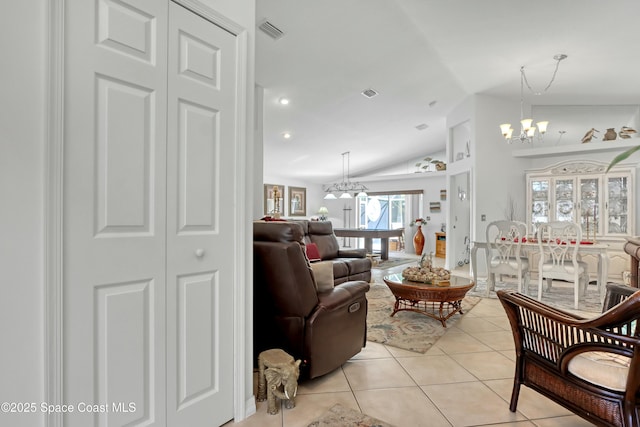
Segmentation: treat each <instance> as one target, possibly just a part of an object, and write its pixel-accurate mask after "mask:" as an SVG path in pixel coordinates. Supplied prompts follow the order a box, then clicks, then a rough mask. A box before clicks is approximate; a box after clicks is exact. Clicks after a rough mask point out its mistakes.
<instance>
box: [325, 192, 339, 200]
mask: <svg viewBox="0 0 640 427" xmlns="http://www.w3.org/2000/svg"><path fill="white" fill-rule="evenodd" d="M324 199H325V200H336V199H337V197H336V195H335V194H333V193H327V195H326V196H324Z"/></svg>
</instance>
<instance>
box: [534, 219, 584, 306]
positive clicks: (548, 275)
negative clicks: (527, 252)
mask: <svg viewBox="0 0 640 427" xmlns="http://www.w3.org/2000/svg"><path fill="white" fill-rule="evenodd" d="M537 238H538V247H539V249H540V261H539V263H538V301H541V300H542V282H543V279H546V280H547V291H549V290H551V286H552V283H553V279H558V280H567V281H570V282H573V284H574V298H573V299H574V308H575V309H578V302H579V300H580V297H582V296H583V295H584V293H585V292H586V290H587V285H588V284H589V270H588V266H587V263H585V262H583V261H580V258H579V257H580V242H581V240H582V229H581V228H580V225H578V224H576V223H574V222H568V221H552V222H547V223H541V224H540V225H539V227H538V236H537Z"/></svg>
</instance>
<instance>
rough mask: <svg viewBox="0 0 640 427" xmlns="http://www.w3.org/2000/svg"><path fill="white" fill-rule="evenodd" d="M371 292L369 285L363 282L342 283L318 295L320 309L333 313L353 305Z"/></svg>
mask: <svg viewBox="0 0 640 427" xmlns="http://www.w3.org/2000/svg"><path fill="white" fill-rule="evenodd" d="M368 290H369V284H368V283H367V282H363V281H352V282H345V283H342V284H340V285H338V286H336V287H335V288H333V289H332V290H330V291H327V292H319V293H318V300H319V302H318V309H324V310H327V311H332V310H335V309H338V308H340V307H344V306H345V305H348V304H351V303H352V302H354V301H355V300H357V299H358V298H360V297H361V296H362V295H364V294H365V293H367V291H368Z"/></svg>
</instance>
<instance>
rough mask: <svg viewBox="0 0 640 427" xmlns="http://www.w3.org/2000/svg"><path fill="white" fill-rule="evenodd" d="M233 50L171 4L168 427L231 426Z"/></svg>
mask: <svg viewBox="0 0 640 427" xmlns="http://www.w3.org/2000/svg"><path fill="white" fill-rule="evenodd" d="M235 41H236V40H235V37H234V36H232V35H231V34H230V33H228V32H226V31H225V30H223V29H221V28H219V27H217V26H215V25H213V24H211V23H210V22H209V21H207V20H205V19H203V18H201V17H199V16H196V15H194V14H193V13H190V12H189V11H187V10H186V9H184V8H183V7H181V6H179V5H176V4H174V3H171V4H170V19H169V42H168V44H169V73H168V79H169V85H168V88H169V96H168V112H169V113H168V117H167V129H168V131H167V144H168V151H167V156H168V159H167V177H168V178H167V198H168V206H169V208H168V210H167V242H168V244H167V292H168V293H167V295H168V297H167V339H168V350H167V366H168V372H167V384H168V387H167V388H168V400H167V417H168V420H169V425H172V426H205V425H207V426H211V425H221V424H223V423H224V422H226V421H228V420H230V419H231V418H233V395H232V393H231V391H232V390H233V369H232V367H233V320H232V319H233V304H232V301H233V283H234V274H233V264H234V262H233V261H234V257H235V252H236V242H235V239H234V234H233V233H234V231H233V230H234V227H233V223H234V218H235V215H234V205H235V203H233V201H234V190H235V182H234V178H233V177H234V170H233V159H234V156H235V146H236V145H235V143H234V141H235V138H236V137H235V130H236V101H235V98H236V81H235V80H236V77H235V76H236V48H235ZM204 420H206V422H204Z"/></svg>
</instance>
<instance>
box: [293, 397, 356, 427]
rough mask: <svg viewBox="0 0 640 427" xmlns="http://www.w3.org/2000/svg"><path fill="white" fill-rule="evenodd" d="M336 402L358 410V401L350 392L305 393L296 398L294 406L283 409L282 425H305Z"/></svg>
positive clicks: (298, 426) (299, 426) (300, 426)
mask: <svg viewBox="0 0 640 427" xmlns="http://www.w3.org/2000/svg"><path fill="white" fill-rule="evenodd" d="M337 403H339V404H340V405H342V406H344V407H346V408H351V409H355V410H358V411H359V410H360V408H359V407H358V403H357V402H356V399H355V397H354V396H353V393H351V392H342V393H319V394H305V395H303V396H299V397H297V398H296V407H295V408H293V409H286V408H285V409H283V411H282V418H283V423H282V426H283V427H302V426H307V425H309V423H311V422H312V421H313V420H315V419H316V418H318V417H320V416H321V415H322V414H324V413H325V412H326V411H328V410H329V409H330V408H331V407H332V406H333V405H335V404H337Z"/></svg>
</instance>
